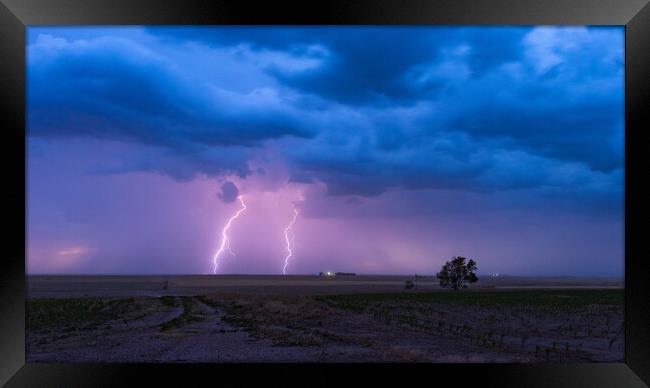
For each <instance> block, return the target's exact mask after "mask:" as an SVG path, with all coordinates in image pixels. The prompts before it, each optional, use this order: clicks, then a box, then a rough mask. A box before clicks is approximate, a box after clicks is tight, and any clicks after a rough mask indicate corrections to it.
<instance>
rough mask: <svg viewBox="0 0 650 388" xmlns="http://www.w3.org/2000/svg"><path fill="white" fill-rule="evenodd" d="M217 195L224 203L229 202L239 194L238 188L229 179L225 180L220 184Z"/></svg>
mask: <svg viewBox="0 0 650 388" xmlns="http://www.w3.org/2000/svg"><path fill="white" fill-rule="evenodd" d="M217 195H218V196H219V199H221V200H222V201H224V202H225V203H231V202H234V201H235V200H236V199H237V197H238V196H239V189H238V188H237V186H236V185H235V184H234V183H232V182H231V181H225V182H223V183H222V184H221V191H219V193H218V194H217Z"/></svg>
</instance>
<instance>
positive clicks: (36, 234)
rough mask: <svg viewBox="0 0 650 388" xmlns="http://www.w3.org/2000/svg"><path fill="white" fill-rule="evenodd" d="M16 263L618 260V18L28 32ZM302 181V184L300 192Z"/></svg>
mask: <svg viewBox="0 0 650 388" xmlns="http://www.w3.org/2000/svg"><path fill="white" fill-rule="evenodd" d="M27 52H28V55H27V66H28V67H27V68H28V89H27V92H28V101H27V102H28V137H27V142H28V145H27V163H28V166H27V167H28V171H27V184H28V186H27V196H28V198H27V208H28V209H27V218H28V231H27V232H28V236H27V238H28V247H27V248H28V255H27V256H28V257H27V270H28V273H32V274H36V273H57V274H58V273H65V274H79V273H84V274H86V273H88V274H161V273H165V274H196V273H198V274H206V273H212V270H213V255H214V254H215V252H216V251H217V249H218V248H219V245H220V243H221V231H222V228H223V226H224V225H225V223H226V222H227V220H228V219H229V218H230V217H231V216H233V215H234V214H235V212H237V210H238V209H239V207H240V205H239V202H238V201H236V199H235V198H236V195H237V194H241V195H242V198H243V199H244V201H245V202H246V205H247V209H246V211H245V212H244V213H242V215H241V217H240V218H238V219H236V220H235V221H234V222H233V223H232V226H231V229H230V230H229V236H230V248H231V249H232V251H233V252H234V253H235V255H234V256H233V255H231V254H229V253H228V252H224V253H223V254H222V255H221V256H220V257H219V267H218V273H224V274H227V273H251V274H278V273H282V267H283V265H284V259H285V256H286V255H287V250H286V243H285V238H284V228H285V227H286V226H287V224H288V223H289V221H290V220H291V217H292V216H293V209H294V206H296V207H297V208H298V210H299V216H298V218H297V220H296V222H295V224H294V228H293V232H294V234H295V245H294V247H293V256H292V257H291V260H290V262H289V265H288V267H287V273H288V274H304V273H315V272H319V271H327V270H331V271H346V272H347V271H350V272H357V273H368V274H413V273H415V272H417V273H420V274H433V273H435V272H436V271H437V270H438V269H439V268H440V266H441V264H442V263H444V261H446V260H448V259H449V258H450V257H451V256H454V255H461V256H466V257H468V258H473V259H475V260H476V261H477V262H478V267H479V272H480V273H492V272H500V273H505V274H515V275H517V274H519V275H576V276H581V275H597V276H622V274H623V258H624V252H623V241H624V233H623V232H624V231H623V226H624V220H623V159H622V156H623V78H622V77H623V56H622V53H623V29H622V28H611V27H598V28H584V27H561V28H560V27H557V28H556V27H545V28H529V27H521V28H513V27H507V28H506V27H490V28H486V27H482V28H477V27H473V28H472V27H467V28H459V27H453V28H442V27H427V28H425V27H417V28H391V27H377V28H365V27H351V28H324V27H323V28H321V27H318V28H305V27H302V28H252V27H219V28H217V27H191V28H190V27H174V28H172V27H158V28H143V27H120V28H99V27H97V28H95V27H84V28H78V27H74V28H73V27H56V28H49V27H48V28H45V27H30V28H29V29H28V48H27ZM300 193H303V194H304V201H299V195H300Z"/></svg>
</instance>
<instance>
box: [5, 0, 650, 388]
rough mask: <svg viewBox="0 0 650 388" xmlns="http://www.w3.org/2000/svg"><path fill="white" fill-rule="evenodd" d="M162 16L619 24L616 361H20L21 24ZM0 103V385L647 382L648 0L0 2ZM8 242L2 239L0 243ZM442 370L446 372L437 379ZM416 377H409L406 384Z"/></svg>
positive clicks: (122, 21) (191, 20)
mask: <svg viewBox="0 0 650 388" xmlns="http://www.w3.org/2000/svg"><path fill="white" fill-rule="evenodd" d="M143 24H149V25H162V24H449V25H454V24H462V25H489V24H492V25H567V24H575V25H621V26H623V25H624V26H625V31H626V41H625V362H624V363H616V364H607V363H602V364H601V363H599V364H536V365H523V364H426V365H424V364H409V365H402V364H400V365H397V364H391V365H373V364H368V365H366V364H364V365H348V364H340V365H330V364H277V365H275V364H230V365H223V364H172V365H170V364H166V365H160V364H31V363H30V364H26V363H25V249H26V229H25V226H26V223H25V219H26V211H27V209H26V206H25V193H26V186H25V184H26V180H25V87H24V86H25V27H26V26H33V25H143ZM0 90H2V99H1V101H0V112H1V114H2V118H3V122H4V125H3V126H2V129H3V140H4V141H3V150H2V152H1V155H2V162H3V163H2V167H3V172H4V177H3V178H4V181H5V182H6V185H5V186H4V187H5V189H4V191H5V194H6V196H5V198H6V199H7V200H6V201H5V203H4V208H5V212H4V214H5V217H4V219H5V222H4V224H5V225H6V228H5V230H6V231H7V232H6V235H7V242H5V244H4V248H5V249H4V255H3V257H2V258H1V259H0V263H1V264H0V265H1V269H0V295H2V297H1V298H0V322H1V329H0V384H5V383H6V384H7V386H9V387H14V386H30V387H37V386H39V387H40V386H48V387H51V386H65V387H73V386H74V387H77V386H140V385H144V384H147V385H152V381H158V382H164V383H166V384H174V383H175V384H177V385H181V386H193V385H197V384H198V383H199V382H200V381H205V385H224V384H225V383H226V382H229V383H230V384H226V385H253V383H256V384H255V385H257V384H260V385H261V384H265V385H282V386H284V385H290V384H291V385H294V384H295V385H321V384H327V385H334V384H339V383H341V382H345V383H362V384H363V385H370V384H372V383H374V382H381V383H387V382H392V383H395V384H409V385H410V384H415V381H414V379H424V381H423V382H422V383H425V384H437V383H440V384H441V383H442V380H443V379H442V378H441V377H439V376H443V375H444V376H447V378H449V377H451V378H452V379H453V380H452V381H453V385H454V386H490V387H492V386H495V387H643V386H647V384H650V334H649V331H650V303H649V301H650V299H648V289H649V287H648V282H647V281H646V277H647V276H648V274H650V271H648V268H649V266H648V257H650V255H649V254H648V248H647V245H646V244H644V243H643V239H644V238H645V234H646V231H645V230H644V229H643V226H644V224H645V220H647V219H649V218H648V211H647V210H645V209H644V207H643V205H644V203H643V202H644V200H645V199H646V198H647V197H648V189H647V188H646V186H647V185H645V184H644V183H645V182H644V178H645V177H646V176H647V174H644V172H645V171H644V168H643V167H642V166H643V165H644V163H643V160H644V159H645V153H646V152H647V151H645V150H644V148H645V147H646V146H647V145H648V144H650V143H649V142H648V141H647V140H648V138H647V131H648V128H650V125H649V124H648V121H649V120H648V116H649V115H650V113H648V112H650V6H649V5H648V0H592V1H589V0H484V1H478V0H442V1H441V0H438V1H435V0H429V1H427V0H408V1H404V0H402V1H389V0H363V1H361V0H355V1H345V0H338V1H327V2H326V1H323V0H318V1H311V2H303V3H289V2H286V3H280V2H264V1H250V0H248V1H244V0H240V1H223V0H214V1H200V0H184V1H182V0H176V1H173V0H58V1H52V0H0ZM7 247H8V248H9V249H6V248H7ZM445 380H446V378H445ZM418 384H420V383H418Z"/></svg>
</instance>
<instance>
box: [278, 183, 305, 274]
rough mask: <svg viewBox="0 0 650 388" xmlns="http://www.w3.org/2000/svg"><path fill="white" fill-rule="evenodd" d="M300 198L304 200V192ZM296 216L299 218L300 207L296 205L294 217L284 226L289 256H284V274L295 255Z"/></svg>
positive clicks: (300, 194)
mask: <svg viewBox="0 0 650 388" xmlns="http://www.w3.org/2000/svg"><path fill="white" fill-rule="evenodd" d="M299 198H300V201H304V198H303V196H302V192H301V193H299ZM296 218H298V208H297V207H296V206H295V205H294V206H293V217H292V218H291V221H290V222H289V225H287V227H286V228H284V240H285V241H286V242H287V256H286V257H285V258H284V267H283V268H282V274H283V275H286V274H287V265H288V264H289V259H290V258H291V256H293V250H292V248H293V247H294V245H295V240H296V235H295V233H293V230H291V228H292V227H293V224H294V223H295V222H296ZM289 233H291V238H289Z"/></svg>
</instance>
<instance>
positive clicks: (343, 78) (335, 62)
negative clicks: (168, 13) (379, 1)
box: [148, 27, 528, 105]
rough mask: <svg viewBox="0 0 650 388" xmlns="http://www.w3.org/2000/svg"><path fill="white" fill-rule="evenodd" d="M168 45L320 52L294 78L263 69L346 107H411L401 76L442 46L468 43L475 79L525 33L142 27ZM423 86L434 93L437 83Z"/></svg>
mask: <svg viewBox="0 0 650 388" xmlns="http://www.w3.org/2000/svg"><path fill="white" fill-rule="evenodd" d="M148 31H149V32H151V33H152V34H156V35H158V36H163V37H166V38H168V39H172V40H179V39H181V40H191V41H200V42H202V43H205V44H208V45H212V46H224V45H225V46H235V45H249V46H251V47H252V48H253V49H256V50H262V49H271V50H282V51H286V52H289V53H291V54H293V55H296V56H313V55H314V50H313V49H311V50H310V49H309V47H310V46H319V47H323V48H324V49H326V53H327V54H322V53H321V54H320V55H318V56H319V57H321V58H323V59H324V61H323V65H322V66H319V67H318V68H315V69H309V70H305V71H299V72H293V71H292V72H285V71H283V70H282V69H281V68H278V67H273V66H270V67H269V68H268V69H267V71H268V72H269V73H270V74H272V75H273V76H274V77H276V78H277V79H278V80H280V81H281V82H282V83H284V84H285V85H287V86H289V87H292V88H295V89H297V90H299V91H301V92H305V93H310V94H315V95H318V96H320V97H323V98H327V99H331V100H334V101H337V102H339V103H344V104H352V105H366V104H381V103H385V104H394V103H396V102H397V103H406V104H408V103H413V102H414V101H416V100H417V99H419V98H422V97H423V90H422V89H414V88H413V87H412V85H410V84H409V83H408V80H405V79H404V78H403V75H404V74H405V73H406V72H407V71H408V70H409V69H411V68H412V67H414V66H417V65H420V64H427V63H431V62H433V61H435V60H436V59H438V58H439V57H440V55H441V52H442V51H443V50H444V49H445V48H448V47H452V48H453V47H455V46H458V45H470V46H471V47H472V48H473V50H472V52H471V53H470V54H469V56H470V61H469V63H470V66H471V68H472V70H473V71H474V73H475V74H477V75H478V74H482V73H483V72H485V71H487V70H488V69H490V68H492V67H494V66H496V65H498V64H501V63H503V62H504V61H509V60H514V59H516V58H518V57H519V56H520V55H521V47H520V46H521V45H520V40H521V37H522V36H523V35H524V34H525V33H526V32H527V31H528V29H527V28H516V27H510V28H506V29H485V28H472V27H469V28H463V29H458V28H456V27H452V28H449V27H434V28H429V29H428V31H423V30H422V28H421V27H393V28H386V27H329V28H309V27H308V28H304V27H299V28H292V27H264V28H260V27H258V28H249V27H208V28H203V27H200V28H187V27H178V28H173V27H172V28H155V27H152V28H149V30H148ZM432 86H433V85H429V87H428V88H427V90H426V92H428V93H431V92H436V91H437V90H438V89H439V88H440V86H441V85H436V86H435V87H432Z"/></svg>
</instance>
